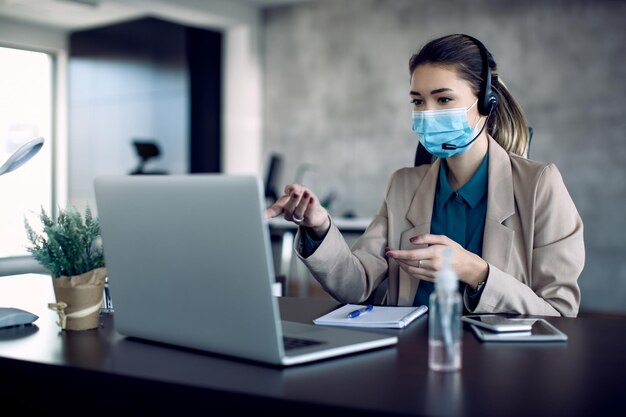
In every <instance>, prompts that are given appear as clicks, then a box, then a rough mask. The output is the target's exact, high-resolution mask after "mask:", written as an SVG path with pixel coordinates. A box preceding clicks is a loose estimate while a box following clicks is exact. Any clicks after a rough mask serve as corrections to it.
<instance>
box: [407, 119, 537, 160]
mask: <svg viewBox="0 0 626 417" xmlns="http://www.w3.org/2000/svg"><path fill="white" fill-rule="evenodd" d="M528 133H529V134H530V137H529V138H528V152H526V158H530V145H531V144H532V142H533V128H532V127H530V126H529V127H528ZM434 160H435V157H434V156H433V155H432V154H431V153H430V152H428V151H427V150H426V148H424V147H423V146H422V144H421V143H419V142H417V148H416V149H415V162H414V165H413V166H416V167H418V166H420V165H424V164H432V163H433V161H434Z"/></svg>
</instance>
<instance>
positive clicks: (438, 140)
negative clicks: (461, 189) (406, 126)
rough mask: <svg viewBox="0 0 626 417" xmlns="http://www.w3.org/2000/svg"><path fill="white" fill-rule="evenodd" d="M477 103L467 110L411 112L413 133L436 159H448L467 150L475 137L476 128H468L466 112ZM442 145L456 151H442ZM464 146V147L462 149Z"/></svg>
mask: <svg viewBox="0 0 626 417" xmlns="http://www.w3.org/2000/svg"><path fill="white" fill-rule="evenodd" d="M476 103H478V100H476V102H474V104H472V105H471V106H470V107H469V108H468V109H465V108H459V109H446V110H424V111H414V112H413V117H412V118H413V132H415V134H417V138H418V139H419V141H420V143H421V144H422V145H423V146H424V148H426V150H427V151H428V152H430V153H431V154H433V155H435V156H436V157H438V158H449V157H451V156H454V155H457V154H460V153H462V152H465V151H466V150H468V149H469V148H470V147H471V145H470V146H464V145H467V144H468V143H470V142H471V141H472V139H474V138H475V137H476V135H477V134H478V133H477V132H476V126H478V123H479V122H480V118H479V119H478V121H477V122H476V126H474V127H473V128H472V127H470V125H469V122H468V121H467V112H468V111H469V110H470V109H471V108H472V107H474V106H475V105H476ZM444 143H447V144H450V145H454V146H455V147H456V149H443V148H442V147H441V145H443V144H444ZM462 146H464V147H462Z"/></svg>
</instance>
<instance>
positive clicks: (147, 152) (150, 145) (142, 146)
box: [130, 140, 167, 175]
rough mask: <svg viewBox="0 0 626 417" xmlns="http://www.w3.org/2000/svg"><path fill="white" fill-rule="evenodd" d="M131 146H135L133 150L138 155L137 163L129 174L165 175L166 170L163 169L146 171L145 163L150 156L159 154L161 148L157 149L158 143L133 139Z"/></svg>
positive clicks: (154, 156)
mask: <svg viewBox="0 0 626 417" xmlns="http://www.w3.org/2000/svg"><path fill="white" fill-rule="evenodd" d="M133 146H134V148H135V152H137V155H138V156H139V165H137V168H135V169H134V170H133V171H131V173H130V174H131V175H166V174H167V171H163V170H151V171H146V170H145V165H146V164H147V163H148V161H149V160H150V159H152V158H157V157H159V156H160V155H161V150H160V149H159V145H158V144H157V143H156V142H154V141H142V140H134V141H133Z"/></svg>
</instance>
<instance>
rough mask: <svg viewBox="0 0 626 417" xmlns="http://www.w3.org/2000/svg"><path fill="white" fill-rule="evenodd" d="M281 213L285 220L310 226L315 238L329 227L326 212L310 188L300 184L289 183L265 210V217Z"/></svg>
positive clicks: (324, 233) (324, 232)
mask: <svg viewBox="0 0 626 417" xmlns="http://www.w3.org/2000/svg"><path fill="white" fill-rule="evenodd" d="M281 213H283V216H284V217H285V220H289V221H292V222H294V223H295V224H297V225H299V226H306V227H309V228H311V230H312V231H313V234H314V235H315V237H317V238H322V237H324V235H326V232H328V229H329V228H330V218H329V217H328V212H327V211H326V209H325V208H324V207H322V205H321V204H320V201H319V199H318V198H317V197H316V196H315V194H313V192H312V191H311V190H309V189H308V188H306V187H305V186H303V185H300V184H289V185H287V186H286V187H285V194H284V195H283V196H281V197H280V198H279V199H278V200H276V202H275V203H274V204H273V205H271V206H270V207H268V208H267V209H266V210H265V217H266V218H268V219H269V218H272V217H276V216H278V215H279V214H281Z"/></svg>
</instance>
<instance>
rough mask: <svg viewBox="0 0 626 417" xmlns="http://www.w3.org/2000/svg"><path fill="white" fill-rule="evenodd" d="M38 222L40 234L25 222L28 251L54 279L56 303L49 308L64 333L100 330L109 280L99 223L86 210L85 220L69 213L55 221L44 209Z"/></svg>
mask: <svg viewBox="0 0 626 417" xmlns="http://www.w3.org/2000/svg"><path fill="white" fill-rule="evenodd" d="M39 220H40V221H41V227H42V228H41V233H39V232H37V231H35V229H34V228H33V227H31V225H30V224H29V222H28V220H27V219H25V220H24V223H25V228H26V234H27V236H28V241H29V242H30V246H28V247H27V248H26V249H27V250H28V252H29V253H31V254H32V255H33V257H34V258H35V260H37V261H38V262H39V263H40V264H41V265H42V266H43V267H44V268H46V269H47V270H48V271H50V274H51V275H52V285H53V288H54V294H55V297H56V303H50V304H48V307H49V308H51V309H53V310H55V311H56V312H57V313H58V314H59V322H58V324H59V326H60V327H61V328H62V329H66V330H87V329H93V328H97V327H98V319H99V313H100V308H101V305H102V297H103V294H104V283H105V278H106V268H105V262H104V252H103V248H102V238H101V236H100V225H99V222H98V219H97V218H96V217H94V216H93V215H92V213H91V209H90V208H89V206H87V208H86V210H85V215H84V217H83V215H81V213H80V212H78V211H77V210H76V209H68V210H59V214H58V216H57V217H56V219H53V218H52V217H51V216H49V215H48V214H47V213H46V211H45V210H44V209H43V208H42V209H41V212H40V214H39Z"/></svg>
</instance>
